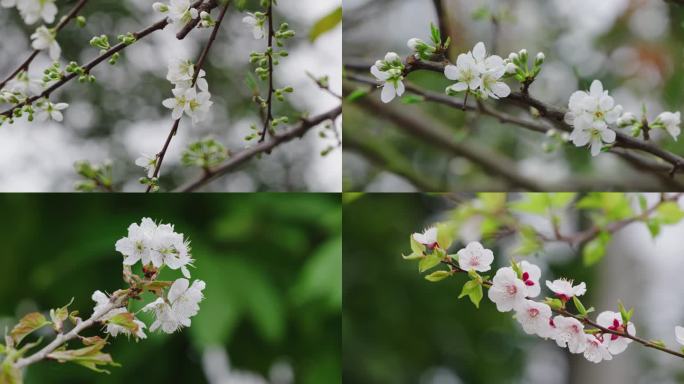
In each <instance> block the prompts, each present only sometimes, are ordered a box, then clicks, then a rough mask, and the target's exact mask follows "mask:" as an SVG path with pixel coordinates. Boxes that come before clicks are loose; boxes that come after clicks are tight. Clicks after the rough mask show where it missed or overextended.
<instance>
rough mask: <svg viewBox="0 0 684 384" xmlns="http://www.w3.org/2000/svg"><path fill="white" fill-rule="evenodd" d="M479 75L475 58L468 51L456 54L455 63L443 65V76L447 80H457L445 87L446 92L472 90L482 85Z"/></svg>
mask: <svg viewBox="0 0 684 384" xmlns="http://www.w3.org/2000/svg"><path fill="white" fill-rule="evenodd" d="M480 75H481V73H480V67H479V66H478V65H477V64H476V63H475V59H474V58H473V55H472V54H471V53H470V52H468V53H462V54H460V55H458V58H457V59H456V65H447V66H446V67H444V76H446V78H447V79H449V80H456V81H457V83H456V84H453V85H450V86H449V87H447V92H449V91H453V92H462V91H465V90H471V91H474V90H476V89H478V88H480V86H481V85H482V79H481V78H480Z"/></svg>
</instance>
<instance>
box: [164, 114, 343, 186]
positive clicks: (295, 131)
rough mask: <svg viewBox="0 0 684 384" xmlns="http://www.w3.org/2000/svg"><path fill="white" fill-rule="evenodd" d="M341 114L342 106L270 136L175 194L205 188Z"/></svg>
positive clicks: (207, 172)
mask: <svg viewBox="0 0 684 384" xmlns="http://www.w3.org/2000/svg"><path fill="white" fill-rule="evenodd" d="M341 113H342V106H341V105H340V106H338V107H336V108H334V109H332V110H330V111H328V112H326V113H324V114H321V115H318V116H315V117H313V118H309V119H304V120H302V121H301V122H300V123H299V125H297V126H295V127H293V128H291V129H290V130H289V131H286V132H284V133H280V134H276V135H274V136H272V138H271V140H269V141H264V142H261V143H258V144H257V145H255V146H254V147H251V148H248V149H244V150H242V151H240V152H238V153H236V154H234V155H233V156H231V158H230V159H228V161H226V162H225V163H224V164H222V165H221V166H219V167H217V168H215V169H210V170H207V171H206V172H205V174H204V175H202V177H200V178H199V179H197V180H195V181H192V182H190V183H187V184H185V185H183V186H181V187H179V188H177V189H176V191H175V192H193V191H196V190H198V189H199V188H201V187H203V186H205V185H206V184H208V183H209V182H211V181H213V180H216V179H217V178H219V177H221V176H223V175H225V174H227V173H230V172H232V171H233V170H235V168H237V167H239V166H240V165H242V164H244V163H245V162H247V161H248V160H250V159H252V158H253V157H255V156H258V155H260V154H262V153H268V152H270V151H272V150H273V149H274V148H276V147H278V146H280V145H281V144H283V143H286V142H288V141H291V140H293V139H295V138H298V137H302V136H303V135H304V134H306V132H308V131H309V130H310V129H311V128H313V127H315V126H317V125H319V124H321V123H323V122H325V121H327V120H334V119H336V118H337V117H338V116H339V115H340V114H341Z"/></svg>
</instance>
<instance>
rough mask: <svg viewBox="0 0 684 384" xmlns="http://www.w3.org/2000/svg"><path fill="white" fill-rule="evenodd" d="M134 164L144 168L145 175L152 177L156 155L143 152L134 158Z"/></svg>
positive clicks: (155, 165) (155, 164)
mask: <svg viewBox="0 0 684 384" xmlns="http://www.w3.org/2000/svg"><path fill="white" fill-rule="evenodd" d="M135 165H137V166H139V167H142V168H144V169H145V173H146V174H147V177H152V176H154V169H155V168H156V167H157V156H152V155H146V154H143V155H142V156H140V157H138V158H137V159H135Z"/></svg>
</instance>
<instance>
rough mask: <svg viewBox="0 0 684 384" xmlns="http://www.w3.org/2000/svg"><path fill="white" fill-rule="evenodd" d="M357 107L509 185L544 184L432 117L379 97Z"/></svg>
mask: <svg viewBox="0 0 684 384" xmlns="http://www.w3.org/2000/svg"><path fill="white" fill-rule="evenodd" d="M351 91H352V89H351V88H350V87H345V93H347V94H348V93H349V92H351ZM356 105H358V106H359V107H361V108H363V109H365V110H366V111H368V112H371V113H372V114H373V115H376V116H380V117H383V118H385V119H387V120H390V121H392V122H394V123H395V124H396V125H397V126H398V127H399V128H402V129H403V130H404V131H406V132H408V133H409V134H411V135H413V136H417V137H419V138H421V139H423V140H425V141H426V142H428V143H430V144H431V145H433V146H434V147H439V148H442V149H443V150H445V151H447V152H449V153H451V154H453V155H455V156H458V157H463V158H465V159H467V160H469V161H471V162H473V163H475V164H478V165H479V166H480V167H482V169H484V170H485V171H487V172H490V173H492V174H494V175H497V176H500V177H501V178H502V179H503V180H506V181H508V182H509V183H511V184H512V185H514V186H516V187H518V188H523V189H529V190H535V191H543V190H545V189H546V188H545V186H543V185H541V184H539V183H537V181H535V180H532V179H530V178H528V177H526V176H524V175H522V174H521V173H520V172H519V171H518V170H517V169H516V168H515V166H514V164H513V161H512V160H511V159H509V158H508V157H505V156H502V155H500V154H498V153H496V152H493V151H491V150H489V149H488V148H486V147H481V146H478V145H476V143H472V142H471V143H467V144H466V143H462V142H459V141H457V140H456V139H455V138H454V135H453V133H452V132H450V129H449V128H447V127H444V126H443V125H442V124H439V123H437V122H435V121H430V122H426V120H425V118H424V116H421V115H420V114H417V113H416V112H415V111H408V110H406V108H405V107H404V108H403V109H401V110H400V109H397V108H393V107H391V106H388V105H386V104H383V103H381V102H380V101H377V100H373V99H367V100H366V101H365V102H363V103H359V104H356Z"/></svg>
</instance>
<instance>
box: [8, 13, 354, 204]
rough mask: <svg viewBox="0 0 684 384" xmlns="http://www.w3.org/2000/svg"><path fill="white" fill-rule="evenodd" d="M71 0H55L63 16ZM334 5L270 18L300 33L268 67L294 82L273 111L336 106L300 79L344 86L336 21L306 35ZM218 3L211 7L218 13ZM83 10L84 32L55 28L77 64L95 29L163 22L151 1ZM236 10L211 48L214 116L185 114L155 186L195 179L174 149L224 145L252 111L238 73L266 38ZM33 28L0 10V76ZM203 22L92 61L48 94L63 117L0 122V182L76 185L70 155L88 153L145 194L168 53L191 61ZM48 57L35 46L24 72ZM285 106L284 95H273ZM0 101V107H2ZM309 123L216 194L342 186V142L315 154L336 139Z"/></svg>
mask: <svg viewBox="0 0 684 384" xmlns="http://www.w3.org/2000/svg"><path fill="white" fill-rule="evenodd" d="M73 3H74V1H72V0H57V2H56V4H57V6H58V7H59V9H60V14H59V16H58V17H61V15H62V14H64V13H65V12H68V10H69V9H70V8H71V6H72V5H73ZM340 6H341V1H340V0H281V1H279V6H278V7H277V16H276V20H278V21H287V22H288V23H289V24H290V27H291V28H292V29H294V30H295V31H296V32H297V37H296V38H295V39H291V40H290V41H289V42H288V43H287V48H288V50H289V52H290V56H289V57H288V58H287V59H286V60H282V62H281V65H280V66H279V67H278V68H277V71H276V78H277V80H276V85H278V86H285V85H291V86H293V87H294V88H295V90H296V93H295V94H293V95H292V96H291V97H288V103H287V104H285V105H284V106H282V107H279V108H280V109H278V111H279V112H282V113H283V114H285V115H288V116H290V117H291V121H296V117H297V116H299V112H300V111H301V112H308V113H310V114H311V115H316V114H319V113H322V112H326V111H328V110H330V109H332V108H334V107H335V106H336V105H337V104H339V100H337V99H335V98H334V97H332V96H331V95H328V94H327V93H325V92H323V91H321V90H320V89H319V88H318V87H317V86H316V84H315V83H314V82H313V81H312V80H311V79H310V78H309V77H308V76H307V72H309V73H311V74H313V75H315V76H330V84H331V87H332V89H333V90H335V91H336V92H338V93H339V92H340V89H341V88H340V86H341V84H340V81H341V80H340V74H341V55H342V53H341V44H342V28H341V26H340V25H338V26H337V27H336V28H334V29H333V30H331V31H330V32H328V33H325V34H323V35H321V36H320V37H319V38H318V39H317V40H315V41H314V42H310V41H309V37H308V36H309V32H310V30H311V28H312V27H313V25H314V24H315V23H316V22H317V21H318V20H320V19H321V18H322V17H324V16H325V15H327V14H329V13H330V12H332V11H334V10H335V9H336V8H338V7H340ZM246 8H247V10H251V11H255V10H257V9H258V1H256V0H249V1H247V2H246ZM215 12H217V11H215ZM82 14H83V15H85V16H86V17H87V19H88V24H87V26H86V27H85V28H84V29H80V28H78V27H76V26H75V25H69V26H68V27H67V28H65V29H64V30H63V31H62V32H60V34H59V36H58V42H59V43H60V45H61V46H62V49H63V55H62V62H63V64H65V63H68V62H69V61H72V60H74V61H78V62H79V63H85V62H87V61H90V60H91V59H92V58H94V57H95V56H96V55H97V53H98V51H97V49H95V48H93V47H91V46H90V45H89V44H88V42H89V41H90V38H91V37H93V36H99V35H101V34H107V35H109V37H110V41H116V36H117V35H119V34H125V33H127V32H133V31H138V30H141V29H143V28H144V27H147V26H148V25H151V24H152V23H154V22H156V21H157V20H159V19H160V15H159V14H157V13H156V12H154V11H153V10H152V1H138V0H123V1H119V0H94V1H90V2H89V3H88V4H87V5H86V6H85V8H84V9H83V12H82ZM242 17H244V13H241V12H239V11H237V9H236V8H235V7H234V5H231V8H230V10H229V11H228V14H227V16H226V20H224V23H223V24H222V26H221V31H220V33H219V35H218V40H217V41H216V43H215V44H214V45H213V47H212V50H211V53H210V55H209V59H208V62H207V64H206V65H205V66H206V68H205V69H206V70H207V80H208V81H209V89H210V91H211V93H212V99H213V101H214V105H213V106H212V111H211V117H210V118H209V119H208V120H207V121H205V122H203V123H201V124H198V125H197V126H195V127H192V126H191V124H190V122H189V120H188V121H186V120H185V119H184V120H183V122H182V123H181V128H180V131H179V133H178V135H177V136H176V137H175V138H174V140H173V143H172V145H171V148H170V150H169V153H168V156H167V158H166V159H165V161H164V167H163V170H162V172H163V175H166V177H163V178H162V180H161V186H162V188H169V187H172V186H177V185H179V184H181V183H183V182H184V181H188V180H189V179H191V178H196V177H198V172H197V170H194V169H185V168H183V167H182V166H181V165H180V154H181V152H182V150H183V149H184V148H185V147H186V146H187V145H188V144H189V143H190V142H192V141H195V140H198V139H201V138H204V137H205V136H207V135H213V136H214V137H215V138H216V139H218V140H219V141H221V142H223V143H224V144H225V145H226V146H227V147H228V148H229V149H231V150H232V151H237V150H239V149H242V148H244V147H245V146H246V145H247V142H245V140H244V137H245V136H247V134H249V133H250V132H251V130H250V128H249V127H250V124H252V123H256V122H258V121H260V120H259V116H258V110H257V108H256V105H255V104H254V103H253V102H252V101H251V97H252V92H251V90H250V88H249V87H248V86H247V84H246V81H245V79H246V78H247V76H248V74H250V73H252V72H253V68H252V66H251V65H250V64H249V63H248V59H249V54H250V52H252V51H255V50H261V49H262V48H263V45H264V44H265V42H264V40H259V41H257V40H254V38H253V36H252V32H251V29H250V28H249V27H248V26H247V25H245V24H244V23H243V22H242ZM36 27H37V25H33V26H30V27H27V26H26V25H24V23H23V20H22V19H21V18H20V17H19V13H18V12H17V10H16V9H5V8H0V36H2V44H0V74H2V75H1V76H2V77H3V78H4V77H5V76H6V75H7V74H9V73H10V72H11V71H12V70H13V69H14V68H16V66H17V65H18V64H19V63H20V62H21V61H23V60H24V58H25V57H26V56H28V54H29V52H30V51H29V48H30V39H29V36H30V35H31V33H33V31H34V30H35V28H36ZM210 32H211V31H210V29H206V28H205V29H200V30H195V31H193V32H192V33H190V34H189V35H188V36H187V37H186V38H185V39H184V40H183V41H178V40H177V39H176V38H175V31H174V30H173V27H167V29H165V30H164V31H158V32H155V33H153V34H152V35H150V36H148V37H146V38H144V39H142V40H140V41H139V42H137V43H136V44H134V45H133V46H131V47H129V48H127V49H126V50H124V52H123V53H122V57H121V59H120V61H119V62H118V63H117V65H116V66H114V67H112V66H110V65H108V64H107V63H103V64H102V65H100V66H98V67H97V68H96V69H95V70H94V71H93V75H95V76H96V77H97V80H98V81H97V82H96V83H95V84H88V85H85V84H79V83H78V82H73V83H70V84H69V85H67V86H65V87H63V88H62V90H60V91H58V92H57V93H55V94H54V100H60V101H64V102H67V103H69V104H70V108H69V109H68V110H67V111H66V113H65V120H64V122H63V124H56V123H47V124H25V123H18V124H15V125H13V126H3V127H2V129H1V130H0V190H2V191H17V192H22V191H73V185H74V183H75V182H76V180H78V176H77V175H76V173H75V172H74V170H73V163H74V162H75V161H78V160H89V161H91V162H93V163H102V162H103V161H104V160H105V159H110V160H112V161H113V165H114V172H115V174H114V179H115V181H116V182H117V183H118V184H117V187H118V188H121V189H124V190H127V191H142V190H143V189H144V188H143V186H141V185H140V184H138V179H139V178H140V177H142V176H144V172H143V170H142V169H141V168H139V167H136V166H135V165H134V163H133V162H134V160H135V159H136V158H138V157H139V156H140V154H141V153H145V154H155V153H157V152H159V150H160V149H161V147H162V144H163V143H164V140H165V139H166V136H167V135H168V132H169V130H170V128H171V124H172V121H171V113H170V110H168V109H166V108H164V107H163V106H162V104H161V102H162V100H164V99H166V98H168V97H171V96H170V95H171V89H172V86H171V84H170V83H169V82H168V81H167V80H166V79H165V78H166V72H167V66H168V63H169V62H170V60H171V59H172V58H176V57H182V58H189V59H192V60H196V58H197V57H198V56H199V53H200V51H201V50H202V48H203V47H204V44H205V42H206V41H207V39H208V38H209V34H210ZM50 64H51V62H50V61H49V59H48V57H47V55H46V54H40V55H39V57H38V58H37V59H36V60H35V61H34V64H33V65H32V66H31V71H30V73H31V74H32V75H35V76H42V71H43V69H45V68H46V67H47V66H48V65H50ZM281 105H282V104H281ZM3 110H4V108H3ZM320 130H321V129H316V130H313V131H312V132H311V133H310V134H308V135H306V136H305V137H304V139H303V140H297V141H294V142H291V143H289V144H287V145H285V146H283V147H282V148H280V149H278V150H275V151H273V153H272V154H271V155H270V156H265V157H263V158H262V159H261V160H256V161H253V162H251V163H250V164H248V165H246V166H243V167H241V168H240V169H238V170H237V171H236V172H234V173H233V174H231V175H229V176H228V177H224V178H222V179H220V180H218V181H216V182H214V183H212V184H211V186H210V187H208V189H210V190H218V191H231V192H232V191H239V192H251V191H259V190H288V191H290V190H294V191H315V192H329V191H340V190H341V185H340V178H341V177H340V174H341V171H342V170H341V161H342V155H341V153H340V151H339V150H335V151H332V152H331V153H330V154H329V155H328V156H325V157H323V156H321V151H323V150H324V149H326V148H327V147H328V146H329V145H331V144H335V143H336V142H335V141H334V140H333V139H331V138H328V139H321V138H319V137H318V131H320Z"/></svg>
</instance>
